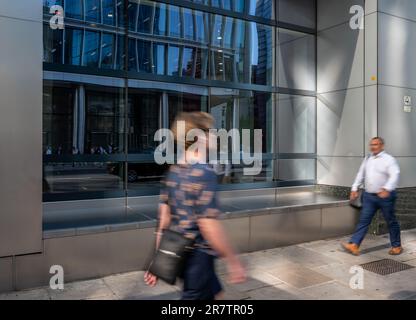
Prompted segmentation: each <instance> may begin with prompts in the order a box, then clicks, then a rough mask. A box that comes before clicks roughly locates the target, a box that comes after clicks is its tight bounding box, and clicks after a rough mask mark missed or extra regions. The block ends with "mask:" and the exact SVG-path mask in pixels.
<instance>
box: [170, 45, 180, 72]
mask: <svg viewBox="0 0 416 320" xmlns="http://www.w3.org/2000/svg"><path fill="white" fill-rule="evenodd" d="M168 61H169V63H168V76H178V75H179V48H178V47H175V46H169V52H168Z"/></svg>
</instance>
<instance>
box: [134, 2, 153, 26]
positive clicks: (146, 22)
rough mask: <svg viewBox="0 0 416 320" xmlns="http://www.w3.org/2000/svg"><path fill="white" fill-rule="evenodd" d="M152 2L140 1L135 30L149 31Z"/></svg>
mask: <svg viewBox="0 0 416 320" xmlns="http://www.w3.org/2000/svg"><path fill="white" fill-rule="evenodd" d="M153 8H154V6H153V3H152V2H150V1H140V6H139V16H138V19H137V31H138V32H143V33H150V32H151V31H152V30H151V27H152V19H153Z"/></svg>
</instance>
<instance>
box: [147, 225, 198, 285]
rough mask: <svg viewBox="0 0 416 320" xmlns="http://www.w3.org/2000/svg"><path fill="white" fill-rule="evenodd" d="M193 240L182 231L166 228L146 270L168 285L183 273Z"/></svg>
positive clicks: (173, 282) (172, 283)
mask: <svg viewBox="0 0 416 320" xmlns="http://www.w3.org/2000/svg"><path fill="white" fill-rule="evenodd" d="M193 246H194V240H193V239H189V238H186V237H185V236H184V235H183V234H182V233H179V232H176V231H173V230H170V229H166V230H164V231H163V233H162V237H161V240H160V245H159V248H158V249H156V250H155V252H154V253H153V257H152V260H151V262H150V264H149V267H148V271H149V272H150V273H151V274H153V275H155V276H157V277H158V278H159V279H161V280H163V281H165V282H166V283H168V284H170V285H174V284H175V283H176V279H177V278H178V277H180V276H181V275H182V274H183V271H184V267H185V265H186V259H187V257H188V255H189V253H190V252H191V251H192V250H193Z"/></svg>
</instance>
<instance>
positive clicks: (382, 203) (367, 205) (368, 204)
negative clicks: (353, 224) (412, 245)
mask: <svg viewBox="0 0 416 320" xmlns="http://www.w3.org/2000/svg"><path fill="white" fill-rule="evenodd" d="M396 199H397V193H396V191H392V192H391V193H390V196H389V197H388V198H385V199H382V198H380V197H379V196H378V195H377V194H375V193H368V192H364V194H363V207H362V209H361V215H360V221H359V222H358V225H357V228H356V230H355V233H354V235H353V236H352V238H351V241H350V242H352V243H355V244H357V245H358V246H359V245H360V244H361V242H362V241H363V239H364V237H365V235H366V234H367V231H368V228H369V226H370V224H371V221H372V220H373V218H374V215H375V214H376V212H377V210H378V209H380V210H381V212H382V213H383V216H384V219H385V220H386V222H387V225H388V227H389V231H390V242H391V246H392V247H393V248H397V247H401V239H400V225H399V223H398V221H397V218H396V215H395V213H394V209H395V205H396Z"/></svg>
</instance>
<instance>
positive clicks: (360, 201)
mask: <svg viewBox="0 0 416 320" xmlns="http://www.w3.org/2000/svg"><path fill="white" fill-rule="evenodd" d="M368 158H369V156H368V155H367V156H366V157H365V164H364V179H365V167H366V165H367V161H368ZM363 194H364V188H363V186H360V188H359V189H358V197H357V199H355V200H350V206H351V207H353V208H355V209H359V210H361V209H362V207H363Z"/></svg>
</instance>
